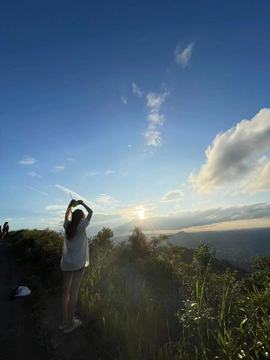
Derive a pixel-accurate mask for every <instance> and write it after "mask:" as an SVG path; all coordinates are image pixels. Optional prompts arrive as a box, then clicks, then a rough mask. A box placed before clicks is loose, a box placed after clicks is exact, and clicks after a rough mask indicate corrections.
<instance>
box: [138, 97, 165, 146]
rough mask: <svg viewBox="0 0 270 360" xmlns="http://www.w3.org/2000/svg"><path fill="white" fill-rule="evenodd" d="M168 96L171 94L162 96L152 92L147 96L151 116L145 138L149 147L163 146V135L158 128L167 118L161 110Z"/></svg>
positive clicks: (148, 118) (149, 115) (148, 117)
mask: <svg viewBox="0 0 270 360" xmlns="http://www.w3.org/2000/svg"><path fill="white" fill-rule="evenodd" d="M168 96H169V92H167V91H165V92H164V93H162V94H156V93H153V92H150V93H148V94H147V95H146V106H147V108H148V109H149V114H148V116H147V120H148V127H147V130H146V131H145V132H144V137H145V139H146V145H147V146H161V145H162V135H161V132H160V130H158V127H160V126H162V125H163V123H164V121H165V116H164V115H163V114H161V113H160V108H161V106H162V104H163V103H164V101H165V100H166V98H167V97H168Z"/></svg>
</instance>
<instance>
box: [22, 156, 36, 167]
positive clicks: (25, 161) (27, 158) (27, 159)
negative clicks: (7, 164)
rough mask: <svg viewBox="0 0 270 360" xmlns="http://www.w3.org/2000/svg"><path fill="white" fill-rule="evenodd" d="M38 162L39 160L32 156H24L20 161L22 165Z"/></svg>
mask: <svg viewBox="0 0 270 360" xmlns="http://www.w3.org/2000/svg"><path fill="white" fill-rule="evenodd" d="M36 162H37V160H36V159H35V158H33V157H30V156H24V157H23V158H22V160H20V161H19V164H21V165H33V164H35V163H36Z"/></svg>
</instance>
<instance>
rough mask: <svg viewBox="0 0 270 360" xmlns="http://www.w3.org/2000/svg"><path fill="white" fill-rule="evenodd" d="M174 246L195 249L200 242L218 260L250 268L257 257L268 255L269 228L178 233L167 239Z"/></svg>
mask: <svg viewBox="0 0 270 360" xmlns="http://www.w3.org/2000/svg"><path fill="white" fill-rule="evenodd" d="M169 242H170V243H171V244H173V245H176V246H185V247H188V248H196V247H197V246H198V245H199V244H200V243H201V242H203V243H206V244H207V245H208V246H209V247H210V249H211V250H214V251H216V255H217V256H218V257H219V258H223V259H226V260H228V261H230V262H232V263H234V264H236V265H238V266H241V267H244V268H250V264H251V263H252V262H253V261H254V259H255V258H256V257H257V256H266V255H269V254H270V228H264V229H245V230H226V231H201V232H190V233H188V232H185V231H180V232H178V233H176V234H174V235H171V236H170V237H169Z"/></svg>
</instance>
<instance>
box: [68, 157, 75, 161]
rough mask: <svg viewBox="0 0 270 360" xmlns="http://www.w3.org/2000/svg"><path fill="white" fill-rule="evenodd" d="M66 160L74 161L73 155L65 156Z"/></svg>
mask: <svg viewBox="0 0 270 360" xmlns="http://www.w3.org/2000/svg"><path fill="white" fill-rule="evenodd" d="M66 160H67V161H74V160H75V159H74V158H73V157H68V158H66Z"/></svg>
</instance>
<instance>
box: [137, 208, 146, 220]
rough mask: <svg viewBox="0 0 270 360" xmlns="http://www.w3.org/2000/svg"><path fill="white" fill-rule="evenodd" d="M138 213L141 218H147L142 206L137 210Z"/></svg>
mask: <svg viewBox="0 0 270 360" xmlns="http://www.w3.org/2000/svg"><path fill="white" fill-rule="evenodd" d="M136 215H137V217H138V218H139V219H140V220H144V219H145V209H144V208H140V209H138V210H136Z"/></svg>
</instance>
